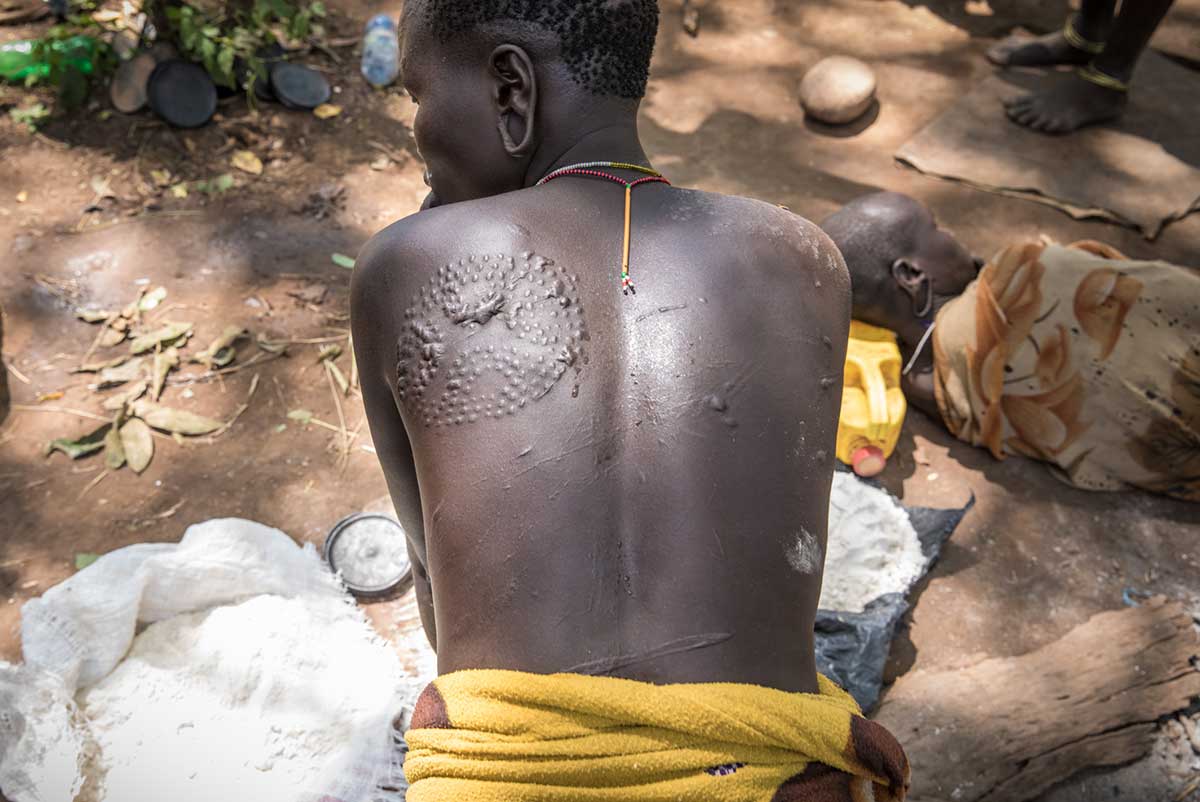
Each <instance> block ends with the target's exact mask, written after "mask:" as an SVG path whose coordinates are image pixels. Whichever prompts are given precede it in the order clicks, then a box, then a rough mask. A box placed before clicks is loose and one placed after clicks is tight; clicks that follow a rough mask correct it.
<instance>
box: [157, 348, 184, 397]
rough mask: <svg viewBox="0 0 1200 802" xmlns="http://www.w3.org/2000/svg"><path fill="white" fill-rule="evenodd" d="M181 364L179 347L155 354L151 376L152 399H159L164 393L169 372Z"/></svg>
mask: <svg viewBox="0 0 1200 802" xmlns="http://www.w3.org/2000/svg"><path fill="white" fill-rule="evenodd" d="M178 365H179V349H178V348H174V347H172V348H168V349H166V350H165V351H158V352H156V353H155V354H154V367H153V369H152V371H151V378H150V399H151V400H152V401H157V400H158V399H159V396H161V395H162V388H163V385H164V384H166V383H167V374H168V373H170V372H171V369H172V368H174V367H178Z"/></svg>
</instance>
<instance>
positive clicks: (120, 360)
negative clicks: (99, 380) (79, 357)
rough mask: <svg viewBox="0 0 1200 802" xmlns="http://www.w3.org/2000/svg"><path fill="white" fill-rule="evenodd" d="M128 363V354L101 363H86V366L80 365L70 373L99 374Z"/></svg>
mask: <svg viewBox="0 0 1200 802" xmlns="http://www.w3.org/2000/svg"><path fill="white" fill-rule="evenodd" d="M128 361H129V356H128V354H122V355H121V356H117V357H113V358H112V359H106V360H104V361H103V362H88V363H87V364H86V365H80V366H79V367H77V368H75V369H73V370H72V371H71V372H72V373H99V372H100V371H102V370H104V369H105V368H115V367H116V366H117V365H122V364H124V363H126V362H128Z"/></svg>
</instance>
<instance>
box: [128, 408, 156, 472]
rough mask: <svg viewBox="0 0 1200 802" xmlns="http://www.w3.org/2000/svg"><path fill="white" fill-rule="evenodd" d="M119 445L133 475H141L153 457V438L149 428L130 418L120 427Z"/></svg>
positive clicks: (140, 421) (138, 419) (143, 422)
mask: <svg viewBox="0 0 1200 802" xmlns="http://www.w3.org/2000/svg"><path fill="white" fill-rule="evenodd" d="M121 445H122V447H124V449H125V459H126V460H127V461H128V462H129V467H130V468H132V469H133V472H134V473H141V472H142V471H144V470H146V466H147V465H149V464H150V458H151V457H153V456H154V436H153V434H151V432H150V427H149V426H147V425H146V422H145V421H143V420H141V419H140V418H130V419H129V420H127V421H126V422H125V425H124V426H122V427H121Z"/></svg>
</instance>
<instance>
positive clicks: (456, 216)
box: [352, 199, 528, 296]
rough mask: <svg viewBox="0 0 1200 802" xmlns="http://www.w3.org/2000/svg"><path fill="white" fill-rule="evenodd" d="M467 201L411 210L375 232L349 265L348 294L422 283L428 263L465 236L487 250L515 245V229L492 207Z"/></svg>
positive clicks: (453, 249) (448, 255)
mask: <svg viewBox="0 0 1200 802" xmlns="http://www.w3.org/2000/svg"><path fill="white" fill-rule="evenodd" d="M489 200H490V199H485V200H482V201H467V202H463V203H455V204H451V205H447V206H438V207H435V208H433V209H426V210H424V211H420V212H415V213H413V214H410V215H409V216H408V217H404V218H401V219H400V220H397V221H396V222H394V223H392V224H391V225H389V226H388V227H387V228H384V229H383V230H381V231H379V232H378V233H377V234H375V236H373V237H371V239H370V240H368V241H367V244H366V245H364V246H363V247H362V250H361V251H359V255H358V258H357V259H356V260H355V265H354V278H353V281H352V284H353V289H352V295H353V296H362V295H365V294H369V293H376V292H379V293H388V292H390V291H402V290H405V289H407V287H408V285H409V284H411V282H413V281H417V280H422V279H423V278H424V277H425V276H426V275H427V273H428V269H429V266H430V265H431V264H437V263H438V262H439V261H440V260H444V259H450V258H452V257H453V256H454V254H456V253H457V252H458V250H460V249H461V247H462V244H463V242H464V240H465V239H466V238H467V234H468V233H469V235H470V237H469V238H470V239H471V240H472V241H474V242H477V243H481V244H482V243H487V244H488V246H489V247H498V246H499V245H500V244H501V241H503V244H505V245H508V246H510V247H511V246H515V245H517V244H519V243H518V240H519V239H521V235H523V234H527V233H528V232H525V231H524V230H523V229H521V230H515V229H520V227H514V226H511V225H505V224H504V223H503V218H504V217H505V215H503V214H501V212H502V209H500V208H495V207H497V206H498V205H497V204H495V203H489V202H488V201H489Z"/></svg>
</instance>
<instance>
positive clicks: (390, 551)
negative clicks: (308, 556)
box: [325, 513, 412, 598]
mask: <svg viewBox="0 0 1200 802" xmlns="http://www.w3.org/2000/svg"><path fill="white" fill-rule="evenodd" d="M325 561H326V562H328V563H329V567H330V568H332V569H333V570H334V571H335V572H337V573H340V574H341V575H342V581H343V582H344V583H346V587H347V588H349V589H350V592H351V593H353V594H354V595H355V596H361V597H365V598H379V597H383V596H390V595H392V594H393V593H395V592H397V591H399V590H400V589H401V588H402V587H404V586H405V585H407V584H408V583H409V582H410V581H412V563H410V562H409V559H408V542H407V540H406V538H405V535H404V527H402V526H401V525H400V524H399V523H398V522H397V521H395V520H394V519H392V518H389V517H388V516H386V515H377V514H373V513H356V514H354V515H350V516H348V517H346V518H343V519H342V520H340V521H338V522H337V523H336V524H335V525H334V527H333V529H331V530H330V531H329V535H328V536H327V537H326V538H325Z"/></svg>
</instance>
